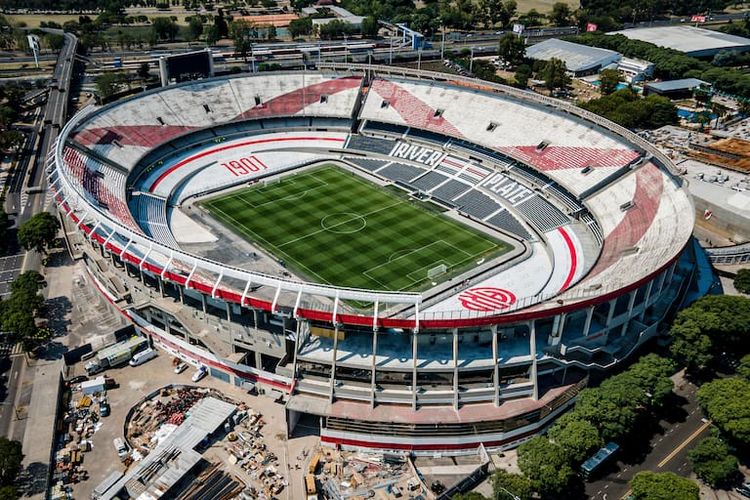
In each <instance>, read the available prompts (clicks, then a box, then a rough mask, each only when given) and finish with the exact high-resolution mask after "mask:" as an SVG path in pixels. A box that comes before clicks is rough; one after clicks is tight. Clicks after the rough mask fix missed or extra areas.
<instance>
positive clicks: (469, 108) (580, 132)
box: [362, 78, 640, 194]
mask: <svg viewBox="0 0 750 500" xmlns="http://www.w3.org/2000/svg"><path fill="white" fill-rule="evenodd" d="M383 103H387V105H385V106H384V105H383ZM489 109H491V110H493V112H492V114H491V118H489V117H488V118H487V120H486V122H484V121H482V120H477V119H476V117H480V116H488V113H487V110H489ZM362 116H363V118H365V119H367V120H372V121H373V122H380V123H377V124H376V123H369V122H368V127H370V128H371V129H372V128H373V127H376V128H380V129H382V128H383V127H382V123H390V124H396V125H401V126H408V127H414V128H417V129H426V130H428V131H430V132H433V133H437V134H440V135H447V136H450V137H455V138H456V139H465V138H467V137H471V140H472V142H474V143H476V144H479V145H482V146H486V147H489V148H493V149H495V150H497V151H500V152H502V153H504V154H507V155H509V156H511V157H513V158H516V159H518V160H520V161H523V162H525V163H528V164H530V165H533V166H534V167H536V168H538V169H540V170H542V171H544V172H545V173H546V174H547V175H549V176H550V177H551V178H553V179H555V180H556V181H558V182H559V183H560V184H562V185H564V186H565V187H566V188H567V189H568V190H570V191H571V192H572V193H574V194H580V193H582V192H584V191H586V190H587V189H590V188H591V187H593V186H595V185H597V184H599V183H600V182H602V181H604V180H605V179H607V178H609V177H610V176H612V175H613V174H615V172H616V171H617V170H618V169H620V168H622V167H625V166H627V165H628V164H630V163H631V162H633V161H635V160H636V159H637V158H638V157H639V156H640V153H638V152H637V151H634V150H632V149H628V148H627V147H626V146H625V145H624V144H623V143H622V142H621V141H618V140H616V139H614V138H612V137H611V136H609V135H606V134H604V133H603V132H601V131H600V130H599V129H598V128H597V127H595V126H594V125H592V124H590V123H584V122H582V121H579V120H577V119H575V118H574V117H571V116H567V115H563V114H559V113H557V112H556V111H554V110H551V109H539V108H536V107H535V106H531V105H524V104H520V103H518V102H515V101H511V100H509V99H507V98H505V97H503V96H501V95H499V94H491V93H488V92H483V91H479V90H469V89H467V90H465V95H464V98H463V99H461V100H460V102H459V101H456V100H455V99H454V98H453V96H452V92H451V91H450V89H449V88H448V87H446V86H445V85H444V84H442V83H436V82H430V81H424V82H421V81H420V82H415V81H413V80H410V81H405V80H401V79H397V78H388V79H384V78H379V79H376V80H375V81H373V83H372V85H371V87H370V91H369V93H368V96H367V99H366V101H365V104H364V106H363V108H362ZM519 116H523V117H524V120H518V119H517V118H518V117H519ZM551 117H554V119H551ZM491 123H492V124H493V125H494V127H490V124H491ZM409 133H410V135H411V136H412V137H413V136H415V132H414V131H410V132H409ZM417 133H421V132H417ZM423 135H424V134H423ZM433 139H435V138H434V137H433ZM540 146H541V147H540ZM586 167H589V168H588V169H587V168H586ZM584 170H585V171H584Z"/></svg>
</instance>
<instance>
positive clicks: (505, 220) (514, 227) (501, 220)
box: [485, 209, 531, 240]
mask: <svg viewBox="0 0 750 500" xmlns="http://www.w3.org/2000/svg"><path fill="white" fill-rule="evenodd" d="M485 221H486V222H488V223H489V224H492V225H493V226H495V227H497V228H499V229H502V230H503V231H507V232H509V233H511V234H515V235H516V236H518V237H519V238H521V239H524V240H530V239H531V234H530V233H529V232H528V231H527V230H526V228H525V227H523V224H521V223H520V222H518V219H516V218H515V216H513V214H511V213H510V212H509V211H508V210H506V209H502V210H500V211H499V212H496V213H495V214H494V215H493V216H491V217H489V218H488V219H485Z"/></svg>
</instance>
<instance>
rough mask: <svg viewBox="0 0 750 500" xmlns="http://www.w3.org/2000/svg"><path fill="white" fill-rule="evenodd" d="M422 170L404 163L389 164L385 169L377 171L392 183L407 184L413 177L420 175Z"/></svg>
mask: <svg viewBox="0 0 750 500" xmlns="http://www.w3.org/2000/svg"><path fill="white" fill-rule="evenodd" d="M423 173H424V170H422V169H421V168H419V167H415V166H413V165H407V164H406V163H398V162H395V161H394V162H391V163H390V164H389V165H388V166H387V167H385V168H383V169H382V170H379V171H378V174H380V175H382V176H383V177H385V178H386V179H390V180H392V181H402V182H409V181H411V180H412V179H414V178H415V177H417V176H419V175H422V174H423Z"/></svg>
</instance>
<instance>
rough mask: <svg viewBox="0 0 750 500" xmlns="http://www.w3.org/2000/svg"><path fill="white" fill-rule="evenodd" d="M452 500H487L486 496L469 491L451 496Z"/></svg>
mask: <svg viewBox="0 0 750 500" xmlns="http://www.w3.org/2000/svg"><path fill="white" fill-rule="evenodd" d="M453 500H489V499H488V498H487V497H486V496H484V495H482V494H481V493H477V492H476V491H469V492H468V493H459V494H458V495H453Z"/></svg>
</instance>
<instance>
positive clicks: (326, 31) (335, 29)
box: [318, 19, 356, 40]
mask: <svg viewBox="0 0 750 500" xmlns="http://www.w3.org/2000/svg"><path fill="white" fill-rule="evenodd" d="M319 30H320V31H319V33H318V34H319V35H320V38H322V39H323V40H333V39H335V38H341V37H343V36H344V35H353V34H354V33H355V31H356V30H355V29H354V26H353V25H352V24H351V23H348V22H346V21H343V20H341V19H334V20H333V21H330V22H328V23H326V24H324V25H322V26H321V27H320V28H319Z"/></svg>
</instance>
